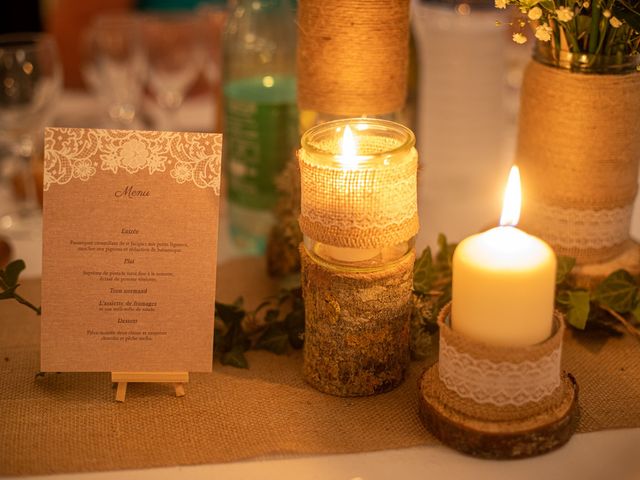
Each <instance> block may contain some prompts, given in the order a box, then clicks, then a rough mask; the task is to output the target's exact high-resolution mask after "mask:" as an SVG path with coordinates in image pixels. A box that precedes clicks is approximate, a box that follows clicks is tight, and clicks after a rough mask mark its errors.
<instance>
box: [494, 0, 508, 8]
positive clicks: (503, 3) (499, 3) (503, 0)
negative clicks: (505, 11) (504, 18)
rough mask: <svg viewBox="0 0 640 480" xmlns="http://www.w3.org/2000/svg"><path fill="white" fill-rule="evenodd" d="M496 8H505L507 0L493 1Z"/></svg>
mask: <svg viewBox="0 0 640 480" xmlns="http://www.w3.org/2000/svg"><path fill="white" fill-rule="evenodd" d="M495 5H496V8H507V0H495Z"/></svg>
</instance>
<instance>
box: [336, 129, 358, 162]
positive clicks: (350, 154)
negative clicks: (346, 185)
mask: <svg viewBox="0 0 640 480" xmlns="http://www.w3.org/2000/svg"><path fill="white" fill-rule="evenodd" d="M340 148H341V150H342V152H341V154H340V156H339V158H340V162H341V163H342V165H343V166H344V167H345V168H346V169H347V170H354V169H356V168H357V167H358V162H359V160H358V145H357V144H356V140H355V138H354V137H353V132H352V131H351V128H350V127H349V125H347V126H346V127H345V129H344V133H343V134H342V140H341V141H340Z"/></svg>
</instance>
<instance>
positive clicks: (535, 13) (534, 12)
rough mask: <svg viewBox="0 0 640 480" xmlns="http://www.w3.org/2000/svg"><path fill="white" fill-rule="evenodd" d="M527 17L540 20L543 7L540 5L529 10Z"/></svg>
mask: <svg viewBox="0 0 640 480" xmlns="http://www.w3.org/2000/svg"><path fill="white" fill-rule="evenodd" d="M527 17H529V19H530V20H539V19H540V17H542V9H541V8H540V7H533V8H532V9H531V10H529V13H528V14H527Z"/></svg>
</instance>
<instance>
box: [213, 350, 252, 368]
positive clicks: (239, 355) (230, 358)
mask: <svg viewBox="0 0 640 480" xmlns="http://www.w3.org/2000/svg"><path fill="white" fill-rule="evenodd" d="M220 363H222V364H223V365H230V366H232V367H236V368H249V362H247V357H245V355H244V349H243V348H242V347H240V346H236V347H234V348H232V349H231V350H229V351H228V352H225V353H223V354H222V355H221V356H220Z"/></svg>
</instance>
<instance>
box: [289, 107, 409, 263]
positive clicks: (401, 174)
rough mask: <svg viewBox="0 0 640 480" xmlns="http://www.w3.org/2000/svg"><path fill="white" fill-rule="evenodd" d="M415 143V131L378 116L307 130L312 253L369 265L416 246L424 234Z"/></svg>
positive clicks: (304, 178) (304, 171)
mask: <svg viewBox="0 0 640 480" xmlns="http://www.w3.org/2000/svg"><path fill="white" fill-rule="evenodd" d="M347 129H348V130H347ZM347 131H349V132H350V133H346V132H347ZM349 138H350V139H351V140H349ZM346 142H347V143H346ZM414 145H415V136H414V135H413V132H411V130H409V129H408V128H406V127H404V126H402V125H400V124H398V123H394V122H391V121H387V120H379V119H367V118H354V119H346V120H337V121H333V122H327V123H324V124H321V125H318V126H316V127H314V128H312V129H310V130H308V131H307V132H306V133H305V134H304V135H303V137H302V149H301V150H300V151H299V153H298V158H299V160H300V175H301V183H302V189H301V215H300V227H301V229H302V232H303V234H304V244H305V247H306V249H307V251H308V252H309V253H310V254H311V255H312V256H317V257H320V258H321V259H323V260H325V261H328V262H331V263H335V264H338V265H343V266H346V267H364V268H370V267H376V266H380V265H384V264H386V263H389V262H393V261H395V260H398V259H400V258H401V257H402V256H404V255H405V254H406V253H407V252H409V251H410V250H411V249H412V248H413V244H414V237H415V235H416V233H417V231H418V215H417V193H416V169H417V163H418V156H417V153H416V150H415V148H414Z"/></svg>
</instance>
